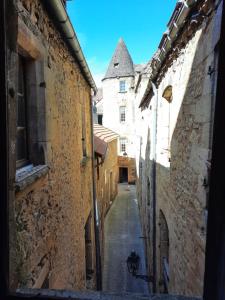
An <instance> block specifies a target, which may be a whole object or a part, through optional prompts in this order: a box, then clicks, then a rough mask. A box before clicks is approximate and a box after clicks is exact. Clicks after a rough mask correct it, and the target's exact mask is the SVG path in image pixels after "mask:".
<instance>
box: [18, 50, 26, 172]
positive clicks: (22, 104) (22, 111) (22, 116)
mask: <svg viewBox="0 0 225 300" xmlns="http://www.w3.org/2000/svg"><path fill="white" fill-rule="evenodd" d="M18 58H19V59H18V60H19V61H18V93H17V108H16V126H17V132H16V166H17V168H20V167H23V166H24V165H26V164H27V163H28V144H27V127H28V126H27V103H26V86H25V82H26V81H25V78H26V74H25V59H24V58H23V57H22V56H20V55H19V57H18Z"/></svg>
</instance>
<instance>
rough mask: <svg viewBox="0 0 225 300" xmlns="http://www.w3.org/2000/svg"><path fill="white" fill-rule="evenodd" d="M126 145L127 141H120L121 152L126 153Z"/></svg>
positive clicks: (124, 139)
mask: <svg viewBox="0 0 225 300" xmlns="http://www.w3.org/2000/svg"><path fill="white" fill-rule="evenodd" d="M126 145H127V139H126V138H122V139H120V151H121V152H126Z"/></svg>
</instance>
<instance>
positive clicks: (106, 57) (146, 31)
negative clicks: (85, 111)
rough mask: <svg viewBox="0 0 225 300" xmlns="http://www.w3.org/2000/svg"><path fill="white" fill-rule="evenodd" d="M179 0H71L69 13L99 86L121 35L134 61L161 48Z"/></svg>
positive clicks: (139, 60)
mask: <svg viewBox="0 0 225 300" xmlns="http://www.w3.org/2000/svg"><path fill="white" fill-rule="evenodd" d="M176 2H177V1H176V0H96V1H93V0H70V1H68V2H67V7H68V13H69V16H70V18H71V21H72V24H73V26H74V28H75V31H76V34H77V36H78V39H79V41H80V44H81V47H82V50H83V52H84V55H85V57H86V60H87V62H88V65H89V67H90V69H91V72H92V74H93V76H94V79H95V81H96V83H97V85H98V86H99V85H100V82H101V81H100V80H101V79H102V77H103V76H104V74H105V72H106V69H107V66H108V64H109V62H110V59H111V57H112V55H113V52H114V50H115V47H116V45H117V42H118V40H119V38H120V37H122V38H123V39H124V41H125V43H126V45H127V47H128V50H129V52H130V54H131V56H132V58H133V61H134V63H136V64H137V63H144V62H147V61H148V60H149V59H150V58H151V57H152V55H153V54H154V52H155V51H156V50H157V47H158V45H159V42H160V40H161V37H162V34H163V32H164V31H165V30H166V24H167V23H168V21H169V18H170V16H171V13H172V12H173V9H174V7H175V4H176Z"/></svg>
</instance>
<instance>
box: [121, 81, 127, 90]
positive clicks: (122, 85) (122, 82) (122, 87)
mask: <svg viewBox="0 0 225 300" xmlns="http://www.w3.org/2000/svg"><path fill="white" fill-rule="evenodd" d="M125 92H126V81H124V80H122V81H120V93H125Z"/></svg>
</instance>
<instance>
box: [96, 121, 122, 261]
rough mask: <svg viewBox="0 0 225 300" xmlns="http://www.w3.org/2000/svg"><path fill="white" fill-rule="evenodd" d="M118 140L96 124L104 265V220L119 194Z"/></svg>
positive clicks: (115, 134)
mask: <svg viewBox="0 0 225 300" xmlns="http://www.w3.org/2000/svg"><path fill="white" fill-rule="evenodd" d="M117 139H118V134H117V133H115V132H113V131H112V130H109V129H108V128H105V127H103V126H101V125H98V124H94V150H95V182H96V198H97V203H98V215H99V223H100V224H99V230H100V237H101V238H100V242H101V258H102V259H101V262H102V265H103V259H104V251H103V250H104V219H105V216H106V214H107V212H108V210H109V209H110V207H111V205H112V203H113V200H114V199H115V197H116V195H117V192H118V188H117V183H118V160H117Z"/></svg>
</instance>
